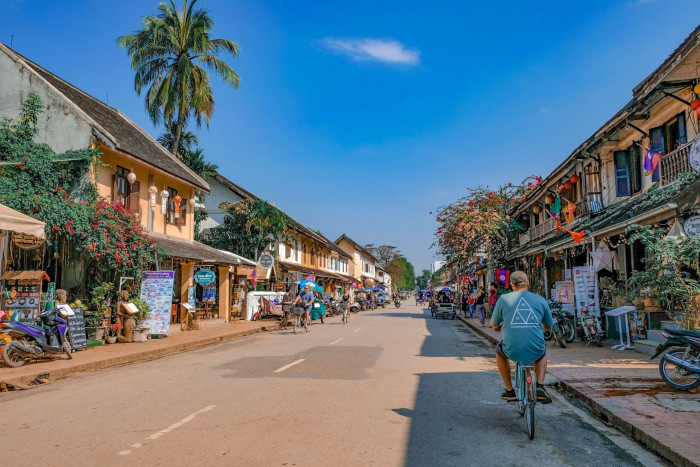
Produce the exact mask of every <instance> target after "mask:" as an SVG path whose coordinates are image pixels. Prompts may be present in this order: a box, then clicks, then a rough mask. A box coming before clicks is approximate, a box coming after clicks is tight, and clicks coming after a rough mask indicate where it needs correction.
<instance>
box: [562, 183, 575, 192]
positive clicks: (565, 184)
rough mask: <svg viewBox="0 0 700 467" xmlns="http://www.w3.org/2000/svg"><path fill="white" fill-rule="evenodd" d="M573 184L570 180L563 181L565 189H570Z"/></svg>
mask: <svg viewBox="0 0 700 467" xmlns="http://www.w3.org/2000/svg"><path fill="white" fill-rule="evenodd" d="M572 186H573V185H572V184H571V182H564V189H565V190H570V189H571V187H572Z"/></svg>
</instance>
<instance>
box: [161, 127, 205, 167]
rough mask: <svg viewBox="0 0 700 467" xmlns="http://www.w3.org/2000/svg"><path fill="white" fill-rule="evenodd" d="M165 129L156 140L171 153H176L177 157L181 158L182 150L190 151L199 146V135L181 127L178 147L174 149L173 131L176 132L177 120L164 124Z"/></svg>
mask: <svg viewBox="0 0 700 467" xmlns="http://www.w3.org/2000/svg"><path fill="white" fill-rule="evenodd" d="M166 129H167V130H168V131H166V132H165V133H163V134H162V135H160V136H159V137H158V142H159V143H160V144H161V146H163V147H164V148H165V149H167V150H168V151H170V152H172V153H173V154H177V157H178V158H180V159H182V153H183V151H191V150H192V149H193V148H195V147H197V146H199V137H198V136H197V135H196V134H195V133H194V132H192V131H189V130H187V129H186V127H183V128H182V132H181V133H180V141H179V142H178V148H177V150H176V149H175V133H177V122H171V123H170V124H168V125H166Z"/></svg>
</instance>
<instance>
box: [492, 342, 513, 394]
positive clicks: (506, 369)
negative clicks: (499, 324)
mask: <svg viewBox="0 0 700 467" xmlns="http://www.w3.org/2000/svg"><path fill="white" fill-rule="evenodd" d="M496 363H497V364H498V371H499V373H501V378H502V379H503V383H504V384H505V385H506V390H508V391H512V390H513V380H512V378H511V375H510V359H509V358H508V357H507V356H506V354H505V352H504V351H503V341H500V342H499V343H498V344H496Z"/></svg>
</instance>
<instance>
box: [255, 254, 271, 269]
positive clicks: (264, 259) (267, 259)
mask: <svg viewBox="0 0 700 467" xmlns="http://www.w3.org/2000/svg"><path fill="white" fill-rule="evenodd" d="M273 264H275V258H274V257H273V256H272V255H271V254H270V253H263V254H261V255H260V258H258V265H259V266H260V267H261V268H263V269H270V268H271V267H272V265H273Z"/></svg>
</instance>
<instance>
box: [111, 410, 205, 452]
mask: <svg viewBox="0 0 700 467" xmlns="http://www.w3.org/2000/svg"><path fill="white" fill-rule="evenodd" d="M214 407H216V406H215V405H210V406H208V407H204V408H203V409H202V410H200V411H198V412H195V413H193V414H191V415H188V416H186V417H185V418H183V419H182V420H180V421H179V422H176V423H173V424H172V425H170V426H169V427H167V428H165V429H163V430H160V431H159V432H157V433H153V434H152V435H151V436H148V437H147V438H146V440H154V439H158V438H160V437H161V436H163V435H166V434H168V433H170V432H171V431H173V430H175V429H177V428H180V427H181V426H182V425H184V424H185V423H188V422H191V421H192V420H194V417H196V416H197V415H199V414H201V413H204V412H209V411H210V410H211V409H213V408H214ZM141 446H143V443H134V444H132V445H131V446H130V447H132V448H134V449H138V448H140V447H141ZM119 454H120V455H122V456H128V455H129V454H131V451H119Z"/></svg>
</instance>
